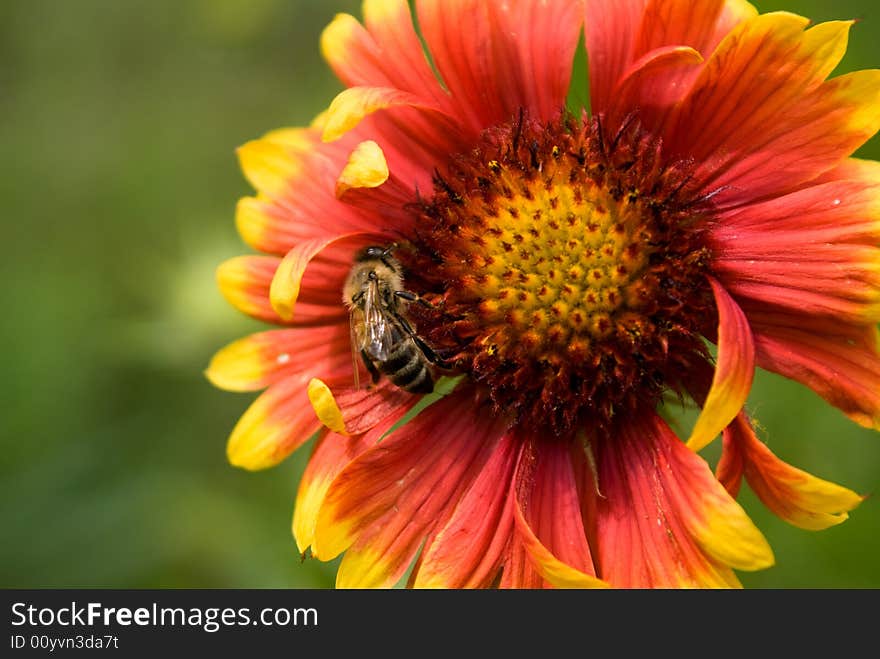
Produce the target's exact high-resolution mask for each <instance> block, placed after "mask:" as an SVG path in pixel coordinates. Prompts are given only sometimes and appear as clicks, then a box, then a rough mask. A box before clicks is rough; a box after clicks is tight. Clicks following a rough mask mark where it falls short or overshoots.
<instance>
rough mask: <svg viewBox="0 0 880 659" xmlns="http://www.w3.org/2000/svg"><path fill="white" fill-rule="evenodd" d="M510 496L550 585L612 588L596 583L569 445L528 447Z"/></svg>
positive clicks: (530, 551) (525, 542)
mask: <svg viewBox="0 0 880 659" xmlns="http://www.w3.org/2000/svg"><path fill="white" fill-rule="evenodd" d="M542 439H544V440H546V438H542ZM511 495H512V496H513V497H514V498H515V502H516V505H515V508H514V513H515V520H516V528H517V533H518V535H519V537H520V539H521V541H522V543H523V546H524V547H525V549H526V551H527V552H528V556H529V559H530V560H531V561H532V563H533V564H534V567H535V569H536V570H537V572H538V573H539V574H540V575H541V576H542V577H543V578H544V579H545V580H546V581H547V582H548V584H550V585H553V586H557V587H568V588H597V587H604V586H606V585H607V584H605V583H604V582H602V581H601V580H599V579H597V578H596V572H595V569H594V568H593V559H592V556H591V554H590V546H589V544H588V543H587V536H586V532H585V530H584V524H583V518H582V516H581V510H582V502H581V498H580V493H579V490H578V487H577V482H576V480H575V474H574V470H573V465H572V456H571V448H570V446H569V445H568V443H567V442H548V441H530V442H529V443H528V444H526V446H525V447H524V449H523V451H522V452H521V453H520V458H519V462H518V464H517V473H516V480H515V482H514V487H513V490H512V492H511Z"/></svg>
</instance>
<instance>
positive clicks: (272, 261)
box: [217, 256, 284, 324]
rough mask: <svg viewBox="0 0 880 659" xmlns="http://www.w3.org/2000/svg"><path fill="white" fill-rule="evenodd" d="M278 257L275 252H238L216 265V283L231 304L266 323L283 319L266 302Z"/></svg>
mask: <svg viewBox="0 0 880 659" xmlns="http://www.w3.org/2000/svg"><path fill="white" fill-rule="evenodd" d="M280 263H281V259H279V258H276V257H274V256H237V257H235V258H232V259H229V260H227V261H224V262H223V263H221V264H220V266H219V267H218V268H217V285H218V286H219V288H220V292H221V293H222V294H223V297H224V298H226V301H227V302H229V304H231V305H232V306H233V307H235V308H236V309H238V310H239V311H241V312H242V313H246V314H247V315H249V316H253V317H254V318H257V319H259V320H264V321H266V322H269V323H276V324H281V323H283V322H284V321H283V320H282V319H281V317H280V316H279V315H278V314H277V313H276V311H275V309H273V308H272V305H271V304H270V303H269V287H270V284H271V283H272V278H273V277H274V276H275V271H276V270H277V269H278V266H279V264H280Z"/></svg>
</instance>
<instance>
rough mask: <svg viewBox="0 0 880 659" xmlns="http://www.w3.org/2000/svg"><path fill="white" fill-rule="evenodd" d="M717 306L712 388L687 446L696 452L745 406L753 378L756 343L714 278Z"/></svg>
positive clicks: (750, 331) (711, 282)
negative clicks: (715, 354) (716, 351)
mask: <svg viewBox="0 0 880 659" xmlns="http://www.w3.org/2000/svg"><path fill="white" fill-rule="evenodd" d="M710 284H711V285H712V290H713V292H714V293H715V303H716V306H717V307H718V357H717V359H716V364H715V374H714V375H713V377H712V386H711V388H710V389H709V392H708V395H707V396H706V399H705V401H704V402H703V409H702V411H701V412H700V416H699V417H698V418H697V422H696V424H695V425H694V429H693V430H692V431H691V435H690V437H689V438H688V441H687V444H688V447H689V448H691V449H692V450H694V451H699V450H700V449H702V448H703V447H704V446H706V445H707V444H709V442H711V441H712V440H713V439H715V437H717V436H718V434H719V433H720V432H721V431H722V430H723V429H724V428H725V427H726V426H727V425H728V424H729V423H730V422H731V421H732V420H733V419H734V417H736V415H737V414H738V413H739V411H740V410H741V409H742V407H743V405H745V402H746V399H747V398H748V396H749V391H751V388H752V379H753V378H754V375H755V344H754V340H753V338H752V330H751V328H750V327H749V321H748V319H747V318H746V316H745V314H744V313H743V312H742V309H740V308H739V306H738V305H737V303H736V302H735V301H734V300H733V298H731V297H730V295H729V294H728V293H727V291H725V290H724V288H723V287H722V286H721V284H719V283H718V281H716V280H715V279H710Z"/></svg>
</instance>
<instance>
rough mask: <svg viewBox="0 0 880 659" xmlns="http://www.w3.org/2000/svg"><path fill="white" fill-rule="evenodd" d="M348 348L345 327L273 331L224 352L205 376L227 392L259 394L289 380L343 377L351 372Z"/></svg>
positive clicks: (303, 382)
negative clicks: (316, 376) (313, 377)
mask: <svg viewBox="0 0 880 659" xmlns="http://www.w3.org/2000/svg"><path fill="white" fill-rule="evenodd" d="M347 349H348V329H347V327H345V326H344V325H339V326H336V327H317V328H304V329H299V328H297V329H284V330H270V331H268V332H260V333H258V334H251V335H250V336H247V337H245V338H243V339H239V340H237V341H234V342H233V343H231V344H229V345H228V346H226V347H225V348H223V349H221V350H220V351H219V352H217V354H216V355H214V357H213V358H212V359H211V363H210V365H209V366H208V368H207V370H206V371H205V375H206V376H207V378H208V379H209V380H210V381H211V383H212V384H213V385H214V386H216V387H219V388H220V389H226V390H227V391H257V390H259V389H263V388H265V387H268V386H269V385H271V384H273V383H275V382H278V381H279V380H281V379H288V378H297V379H298V380H299V381H300V383H302V384H305V382H306V381H307V380H308V378H309V377H310V376H311V374H312V373H322V374H327V373H333V374H339V373H341V372H343V371H344V370H345V369H347V368H348V364H349V360H348V358H347V356H346V351H347Z"/></svg>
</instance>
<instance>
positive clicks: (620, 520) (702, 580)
mask: <svg viewBox="0 0 880 659" xmlns="http://www.w3.org/2000/svg"><path fill="white" fill-rule="evenodd" d="M597 448H598V455H597V463H598V472H599V483H600V488H601V492H602V495H603V496H602V497H600V498H598V499H597V506H596V507H597V538H598V545H599V546H598V564H599V576H600V577H601V578H602V579H604V580H606V581H608V582H609V583H611V585H612V586H615V587H635V588H647V587H655V588H657V587H659V588H678V587H697V588H705V587H736V586H738V585H739V584H738V581H737V579H736V577H735V576H734V574H733V571H732V570H731V568H735V569H740V570H759V569H763V568H766V567H769V566H770V565H772V564H773V553H772V551H771V550H770V547H769V545H768V544H767V541H766V540H765V539H764V537H763V536H762V535H761V533H760V531H758V529H757V528H756V527H755V526H754V524H753V523H752V522H751V520H750V519H749V518H748V516H747V515H746V513H745V512H744V511H743V509H742V508H741V507H740V506H739V505H738V504H737V503H736V502H735V501H734V500H733V498H731V496H730V495H729V494H728V493H727V491H726V490H725V489H724V488H723V487H722V485H721V484H720V483H719V482H718V481H717V480H716V479H715V477H714V476H713V475H712V472H711V471H710V470H709V467H708V465H707V464H706V463H705V461H704V460H703V459H702V458H700V457H699V456H698V455H697V454H695V453H693V452H692V451H690V450H688V449H687V447H685V445H684V444H683V443H682V442H681V441H679V440H678V438H677V437H675V435H674V434H673V433H672V431H671V430H670V429H669V428H668V427H667V426H666V424H665V423H664V422H663V421H662V420H661V419H660V418H659V417H657V416H656V415H653V413H650V412H646V413H644V414H641V415H638V416H634V417H633V418H632V419H630V420H628V421H627V422H626V423H622V424H621V427H620V429H619V431H618V432H617V434H616V435H615V436H614V437H612V438H609V439H608V440H607V441H604V442H602V443H601V445H600V446H598V447H597Z"/></svg>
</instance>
